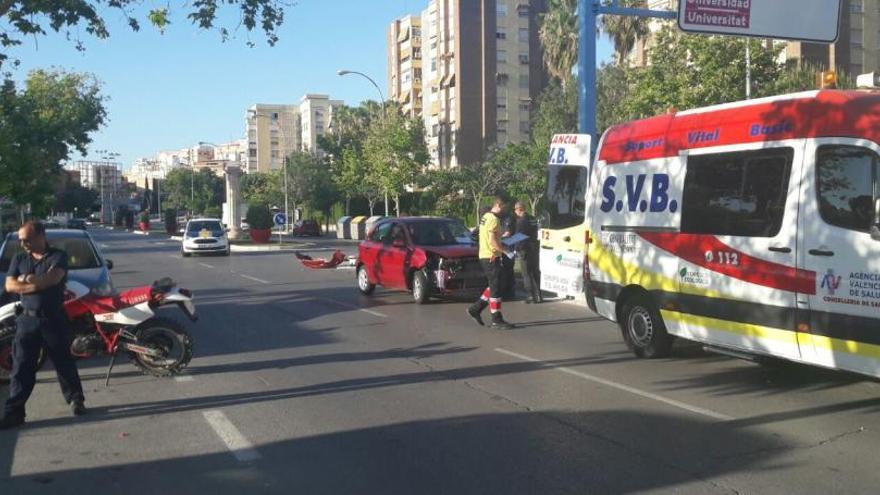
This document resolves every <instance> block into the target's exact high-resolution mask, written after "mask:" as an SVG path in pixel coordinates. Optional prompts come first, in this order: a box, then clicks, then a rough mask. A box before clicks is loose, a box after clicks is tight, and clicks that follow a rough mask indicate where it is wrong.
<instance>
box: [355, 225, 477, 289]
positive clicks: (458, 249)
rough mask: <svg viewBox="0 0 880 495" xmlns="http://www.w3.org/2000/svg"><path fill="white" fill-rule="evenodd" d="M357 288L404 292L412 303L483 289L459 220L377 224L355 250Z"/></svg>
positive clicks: (468, 239)
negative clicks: (411, 298)
mask: <svg viewBox="0 0 880 495" xmlns="http://www.w3.org/2000/svg"><path fill="white" fill-rule="evenodd" d="M358 254H359V256H358V261H357V284H358V289H360V291H361V292H362V293H363V294H368V295H369V294H371V293H372V292H373V290H374V289H375V288H376V286H377V285H380V286H382V287H384V288H387V289H394V290H405V291H409V292H410V293H411V294H412V296H413V299H415V301H416V302H417V303H424V302H427V301H428V300H429V299H430V298H431V297H449V296H453V295H461V296H470V295H474V294H475V293H478V292H479V291H481V290H483V289H484V288H485V287H486V277H485V276H484V275H483V271H482V269H481V268H480V264H479V260H478V259H477V246H476V244H475V243H474V242H473V240H472V238H471V233H470V231H468V229H467V228H466V227H465V226H464V224H463V223H461V222H460V221H459V220H455V219H452V218H439V217H405V218H392V219H388V220H384V221H381V222H379V223H377V224H376V225H375V226H374V227H373V229H372V230H370V232H368V233H367V238H366V239H365V240H364V241H362V242H361V243H360V245H359V246H358Z"/></svg>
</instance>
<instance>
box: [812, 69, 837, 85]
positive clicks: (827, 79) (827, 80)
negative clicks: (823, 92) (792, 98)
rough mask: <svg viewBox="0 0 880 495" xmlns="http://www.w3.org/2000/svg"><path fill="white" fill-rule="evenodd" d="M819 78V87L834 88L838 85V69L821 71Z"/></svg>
mask: <svg viewBox="0 0 880 495" xmlns="http://www.w3.org/2000/svg"><path fill="white" fill-rule="evenodd" d="M817 79H818V80H817V81H816V86H818V87H819V89H834V88H836V87H837V71H833V70H823V71H822V72H820V73H819V77H818V78H817Z"/></svg>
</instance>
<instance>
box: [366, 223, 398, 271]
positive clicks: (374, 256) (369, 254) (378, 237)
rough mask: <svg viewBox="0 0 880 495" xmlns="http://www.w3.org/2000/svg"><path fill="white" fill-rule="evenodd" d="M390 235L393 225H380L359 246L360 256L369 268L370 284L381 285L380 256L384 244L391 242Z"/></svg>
mask: <svg viewBox="0 0 880 495" xmlns="http://www.w3.org/2000/svg"><path fill="white" fill-rule="evenodd" d="M390 235H391V224H390V223H384V224H379V225H377V226H376V228H374V229H373V231H372V232H370V235H369V237H367V239H366V240H364V241H362V242H361V243H360V245H359V246H358V256H359V257H360V259H361V261H363V263H364V266H366V267H367V274H368V275H369V277H370V282H372V283H374V284H379V283H380V280H379V273H380V272H381V265H380V262H379V254H380V253H381V252H382V249H383V248H384V247H385V246H384V243H385V242H386V241H387V242H390V240H389V239H390V237H389V236H390Z"/></svg>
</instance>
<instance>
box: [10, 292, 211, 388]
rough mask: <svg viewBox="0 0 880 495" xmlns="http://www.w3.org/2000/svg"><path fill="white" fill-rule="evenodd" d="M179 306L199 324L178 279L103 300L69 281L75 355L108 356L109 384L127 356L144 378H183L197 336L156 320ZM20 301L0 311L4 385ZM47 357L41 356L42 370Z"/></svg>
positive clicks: (188, 294) (174, 323) (165, 320)
mask: <svg viewBox="0 0 880 495" xmlns="http://www.w3.org/2000/svg"><path fill="white" fill-rule="evenodd" d="M169 305H175V306H178V307H179V308H180V309H181V310H182V311H183V313H184V314H185V315H186V316H187V317H188V318H189V319H190V320H191V321H196V320H197V319H198V318H197V316H196V308H195V304H193V300H192V293H191V292H190V291H188V290H186V289H182V288H178V287H177V285H176V284H175V283H174V281H173V280H171V279H170V278H164V279H161V280H158V281H156V282H154V283H153V284H152V285H149V286H144V287H138V288H135V289H131V290H127V291H124V292H121V293H119V294H117V295H114V296H109V297H101V296H98V295H96V294H94V293H93V292H90V291H89V289H88V288H87V287H86V286H84V285H83V284H81V283H79V282H75V281H68V282H67V286H66V289H65V301H64V310H65V312H66V313H67V318H68V321H69V322H70V326H71V329H72V333H73V341H72V343H71V344H70V353H71V354H72V355H73V356H75V357H77V358H91V357H95V356H98V355H109V356H110V365H109V366H108V368H107V376H106V380H105V385H106V384H108V383H109V382H110V373H111V372H112V371H113V365H114V364H115V363H116V357H117V356H118V355H119V354H120V353H125V354H127V355H128V356H129V358H130V359H131V361H132V362H133V363H134V365H135V366H136V367H138V368H139V369H140V370H141V371H142V372H143V373H144V374H148V375H153V376H159V377H162V376H173V375H176V374H178V373H180V372H181V371H182V370H183V369H184V368H186V365H187V364H189V361H190V359H192V337H190V335H189V333H187V331H186V330H185V329H184V328H183V326H182V325H181V324H180V323H179V322H177V321H176V320H174V319H171V318H166V317H164V316H157V315H156V312H155V310H156V309H158V308H160V307H162V306H169ZM20 311H21V307H20V305H19V303H18V302H13V303H9V304H6V305H5V306H2V307H0V381H3V382H5V381H8V380H9V374H10V373H11V371H12V343H13V340H14V338H15V319H16V316H17V315H18V314H19V313H20ZM46 356H47V352H46V349H43V350H42V351H41V353H40V358H39V362H38V367H42V365H43V363H44V362H45V360H46Z"/></svg>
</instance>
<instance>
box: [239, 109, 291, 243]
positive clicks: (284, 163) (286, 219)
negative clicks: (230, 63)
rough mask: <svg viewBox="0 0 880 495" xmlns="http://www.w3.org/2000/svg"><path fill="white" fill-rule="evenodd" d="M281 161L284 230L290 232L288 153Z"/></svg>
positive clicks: (255, 116) (254, 116) (262, 114)
mask: <svg viewBox="0 0 880 495" xmlns="http://www.w3.org/2000/svg"><path fill="white" fill-rule="evenodd" d="M248 113H249V114H250V115H251V117H253V118H257V117H266V118H269V119H272V120H276V118H275V117H273V116H272V115H266V114H264V113H259V112H257V111H256V110H248ZM278 127H279V128H280V127H281V126H280V125H278ZM283 151H284V150H282V153H283ZM270 158H271V157H270ZM281 163H282V169H283V171H282V173H283V174H284V231H285V232H290V213H289V210H288V204H289V200H288V193H287V154H284V157H283V158H282V162H281Z"/></svg>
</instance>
